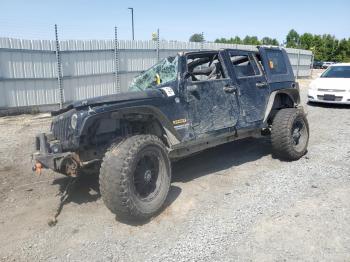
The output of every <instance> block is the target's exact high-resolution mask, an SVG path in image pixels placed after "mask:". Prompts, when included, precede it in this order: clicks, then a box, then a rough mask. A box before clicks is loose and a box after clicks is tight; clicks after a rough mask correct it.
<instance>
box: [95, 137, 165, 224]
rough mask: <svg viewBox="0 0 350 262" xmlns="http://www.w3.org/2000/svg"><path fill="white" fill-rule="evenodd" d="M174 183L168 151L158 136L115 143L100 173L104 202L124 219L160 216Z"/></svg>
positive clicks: (118, 216) (128, 139)
mask: <svg viewBox="0 0 350 262" xmlns="http://www.w3.org/2000/svg"><path fill="white" fill-rule="evenodd" d="M170 181H171V164H170V160H169V157H168V154H167V150H166V148H165V146H164V144H163V143H162V141H161V140H160V139H159V138H158V137H156V136H154V135H136V136H132V137H129V138H127V139H125V140H124V141H122V142H120V143H117V144H113V145H112V146H111V147H110V149H109V150H108V151H107V152H106V154H105V157H104V159H103V162H102V165H101V170H100V190H101V195H102V199H103V201H104V203H105V205H106V206H107V207H108V208H109V209H110V210H111V212H112V213H114V214H116V216H117V218H118V219H120V220H145V219H148V218H150V217H152V216H153V215H154V214H156V213H157V212H158V211H159V210H160V208H161V207H162V205H163V204H164V201H165V199H166V197H167V194H168V191H169V188H170Z"/></svg>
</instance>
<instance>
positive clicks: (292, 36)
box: [286, 29, 299, 48]
mask: <svg viewBox="0 0 350 262" xmlns="http://www.w3.org/2000/svg"><path fill="white" fill-rule="evenodd" d="M286 40H287V47H291V48H296V47H298V46H299V34H298V33H297V31H295V30H294V29H292V30H290V31H289V32H288V34H287V37H286Z"/></svg>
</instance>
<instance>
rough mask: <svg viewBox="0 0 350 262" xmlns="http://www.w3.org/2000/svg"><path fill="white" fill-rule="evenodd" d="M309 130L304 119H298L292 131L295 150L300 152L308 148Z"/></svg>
mask: <svg viewBox="0 0 350 262" xmlns="http://www.w3.org/2000/svg"><path fill="white" fill-rule="evenodd" d="M308 136H309V134H308V130H307V126H306V124H305V121H304V120H303V119H302V118H299V119H296V120H295V121H294V123H293V126H292V130H291V138H292V144H293V146H294V149H295V150H296V151H298V152H301V151H303V150H304V149H305V148H306V145H307V142H308Z"/></svg>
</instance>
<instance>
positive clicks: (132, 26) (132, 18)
mask: <svg viewBox="0 0 350 262" xmlns="http://www.w3.org/2000/svg"><path fill="white" fill-rule="evenodd" d="M128 9H129V10H130V11H131V28H132V40H135V35H134V8H133V7H128Z"/></svg>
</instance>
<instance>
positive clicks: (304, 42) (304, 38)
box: [299, 33, 314, 50]
mask: <svg viewBox="0 0 350 262" xmlns="http://www.w3.org/2000/svg"><path fill="white" fill-rule="evenodd" d="M299 39H300V48H303V49H308V50H310V49H311V48H312V47H313V45H314V36H313V35H312V34H310V33H304V34H302V35H301V36H300V38H299Z"/></svg>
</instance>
